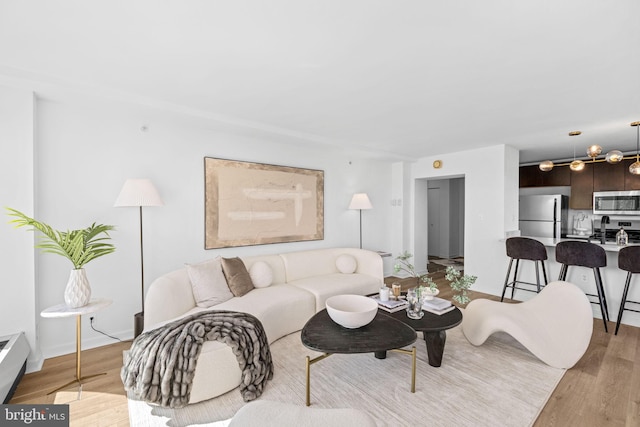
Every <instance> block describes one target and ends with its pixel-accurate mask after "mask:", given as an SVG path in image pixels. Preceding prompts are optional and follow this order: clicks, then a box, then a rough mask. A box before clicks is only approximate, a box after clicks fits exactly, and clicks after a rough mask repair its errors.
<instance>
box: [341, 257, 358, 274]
mask: <svg viewBox="0 0 640 427" xmlns="http://www.w3.org/2000/svg"><path fill="white" fill-rule="evenodd" d="M336 267H337V268H338V271H339V272H340V273H342V274H352V273H354V272H355V271H356V268H358V263H357V262H356V259H355V258H354V257H353V256H351V255H348V254H342V255H339V256H338V258H336Z"/></svg>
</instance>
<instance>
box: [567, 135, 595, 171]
mask: <svg viewBox="0 0 640 427" xmlns="http://www.w3.org/2000/svg"><path fill="white" fill-rule="evenodd" d="M581 134H582V132H580V131H579V130H576V131H573V132H569V136H578V135H581ZM600 151H602V148H601V149H600ZM587 152H588V151H587ZM569 168H570V169H571V170H572V171H574V172H578V171H581V170H582V169H584V162H583V161H582V160H576V144H573V162H571V164H570V165H569Z"/></svg>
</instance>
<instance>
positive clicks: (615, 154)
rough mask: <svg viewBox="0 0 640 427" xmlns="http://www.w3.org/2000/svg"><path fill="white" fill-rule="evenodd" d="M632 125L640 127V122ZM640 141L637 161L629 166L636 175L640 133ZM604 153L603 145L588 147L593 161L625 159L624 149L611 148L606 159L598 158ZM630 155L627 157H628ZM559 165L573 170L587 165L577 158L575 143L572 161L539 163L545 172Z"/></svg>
mask: <svg viewBox="0 0 640 427" xmlns="http://www.w3.org/2000/svg"><path fill="white" fill-rule="evenodd" d="M631 126H635V127H636V128H638V127H640V122H633V123H631ZM638 133H640V132H638ZM581 134H582V132H580V131H579V130H576V131H573V132H569V136H578V135H581ZM637 139H638V141H637V143H636V155H635V157H636V161H635V163H633V164H632V165H631V166H629V172H631V173H632V174H634V175H640V135H638V138H637ZM600 154H602V147H601V146H600V145H598V144H593V145H591V146H589V147H587V155H588V156H589V157H590V159H591V162H592V163H596V162H604V161H606V162H607V163H612V164H615V163H620V162H621V161H622V160H624V158H625V157H624V154H622V151H620V150H611V151H609V152H608V153H607V154H606V156H605V158H604V159H598V156H599V155H600ZM628 158H630V157H627V159H628ZM558 166H569V168H570V169H571V170H572V171H576V172H578V171H581V170H583V169H584V167H585V162H584V161H583V160H580V159H576V146H575V144H574V145H573V161H571V162H566V163H555V164H554V163H553V161H551V160H545V161H543V162H540V164H539V165H538V167H539V168H540V170H541V171H543V172H548V171H550V170H551V169H553V168H554V167H558Z"/></svg>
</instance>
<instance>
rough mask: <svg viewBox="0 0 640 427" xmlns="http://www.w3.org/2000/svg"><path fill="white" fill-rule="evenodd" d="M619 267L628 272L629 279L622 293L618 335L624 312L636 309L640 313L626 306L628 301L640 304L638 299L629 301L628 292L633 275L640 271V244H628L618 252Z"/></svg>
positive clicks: (617, 326)
mask: <svg viewBox="0 0 640 427" xmlns="http://www.w3.org/2000/svg"><path fill="white" fill-rule="evenodd" d="M618 268H619V269H621V270H624V271H626V272H627V280H626V282H625V284H624V292H623V293H622V302H621V303H620V311H618V321H617V322H616V333H615V335H618V328H620V321H621V320H622V312H623V311H625V310H627V311H635V312H636V313H640V311H639V310H634V309H631V308H625V305H626V303H628V302H629V303H632V304H640V302H637V301H627V293H628V292H629V283H631V276H632V275H633V274H635V273H640V246H627V247H624V248H622V249H620V252H619V253H618Z"/></svg>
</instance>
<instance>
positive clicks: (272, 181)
mask: <svg viewBox="0 0 640 427" xmlns="http://www.w3.org/2000/svg"><path fill="white" fill-rule="evenodd" d="M204 171H205V249H216V248H227V247H236V246H250V245H263V244H268V243H283V242H299V241H305V240H322V239H324V172H323V171H321V170H315V169H301V168H295V167H289V166H277V165H268V164H263V163H252V162H241V161H236V160H225V159H217V158H213V157H205V158H204Z"/></svg>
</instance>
